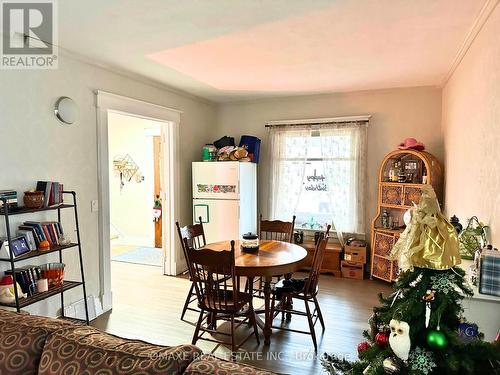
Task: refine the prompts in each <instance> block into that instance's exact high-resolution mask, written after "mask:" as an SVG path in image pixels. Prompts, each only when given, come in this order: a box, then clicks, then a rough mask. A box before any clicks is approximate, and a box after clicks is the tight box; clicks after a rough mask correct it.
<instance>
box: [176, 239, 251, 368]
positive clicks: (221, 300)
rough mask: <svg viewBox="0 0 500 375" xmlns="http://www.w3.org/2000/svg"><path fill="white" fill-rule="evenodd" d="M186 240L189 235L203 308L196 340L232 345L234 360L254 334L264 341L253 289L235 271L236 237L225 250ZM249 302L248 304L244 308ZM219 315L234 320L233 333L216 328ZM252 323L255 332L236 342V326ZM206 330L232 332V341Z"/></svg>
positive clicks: (193, 272) (191, 260) (189, 251)
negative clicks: (196, 246) (243, 287)
mask: <svg viewBox="0 0 500 375" xmlns="http://www.w3.org/2000/svg"><path fill="white" fill-rule="evenodd" d="M186 241H187V240H186V239H185V240H184V242H185V246H186V247H187V257H188V262H189V266H190V270H191V276H192V278H193V284H194V285H195V290H196V296H197V298H198V305H199V306H200V308H201V311H200V316H199V318H198V323H197V324H196V329H195V331H194V334H193V340H192V343H193V345H195V344H196V342H197V341H198V340H206V341H211V342H216V343H218V344H224V345H230V346H231V357H232V359H233V360H234V359H235V356H234V354H235V352H236V351H237V350H238V349H239V348H240V347H241V346H242V345H243V344H244V343H245V342H246V341H247V340H248V339H249V338H250V337H252V335H255V338H256V340H257V343H259V342H260V340H259V333H258V330H257V322H256V318H255V311H254V308H253V303H252V293H249V290H245V291H241V290H240V278H239V277H238V276H236V273H235V257H234V241H231V248H230V249H228V250H223V251H216V250H211V249H208V248H202V249H199V250H196V249H193V248H191V247H189V245H188V244H187V242H186ZM247 305H248V308H247V309H243V308H244V307H245V306H247ZM240 316H243V317H244V319H243V320H240V321H236V320H235V318H236V317H240ZM217 319H224V320H228V321H229V322H230V325H231V326H230V333H229V334H228V333H225V332H220V331H218V330H217V329H216V328H214V327H215V325H214V324H213V321H217ZM212 320H213V321H212ZM204 322H205V324H204ZM235 322H236V323H237V325H235ZM248 323H249V324H251V325H252V327H253V332H252V333H250V334H249V335H248V336H247V337H246V338H244V339H243V340H242V341H240V342H239V343H238V344H236V341H235V334H234V332H235V330H236V329H238V328H239V327H240V326H241V325H243V324H245V325H246V324H248ZM206 333H209V334H212V335H224V336H229V337H230V342H226V341H222V340H217V339H215V336H212V337H206V336H204V334H206Z"/></svg>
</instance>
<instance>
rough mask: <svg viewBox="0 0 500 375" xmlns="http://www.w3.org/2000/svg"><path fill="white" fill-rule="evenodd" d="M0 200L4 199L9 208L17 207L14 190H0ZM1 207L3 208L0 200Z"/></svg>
mask: <svg viewBox="0 0 500 375" xmlns="http://www.w3.org/2000/svg"><path fill="white" fill-rule="evenodd" d="M0 198H4V199H6V200H7V204H8V205H9V207H15V206H17V191H15V190H12V189H8V190H0ZM1 207H3V200H0V208H1Z"/></svg>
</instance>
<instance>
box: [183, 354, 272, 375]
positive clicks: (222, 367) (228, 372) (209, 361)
mask: <svg viewBox="0 0 500 375" xmlns="http://www.w3.org/2000/svg"><path fill="white" fill-rule="evenodd" d="M205 374H213V375H275V373H273V372H270V371H267V370H263V369H260V368H257V367H253V366H250V365H245V364H242V363H234V362H228V361H224V360H223V359H219V358H216V357H214V356H213V355H209V354H203V355H202V356H200V357H199V358H198V359H195V360H194V361H193V362H191V364H190V365H189V366H188V368H187V369H186V372H185V373H184V375H205Z"/></svg>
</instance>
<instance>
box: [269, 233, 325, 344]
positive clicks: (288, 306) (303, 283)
mask: <svg viewBox="0 0 500 375" xmlns="http://www.w3.org/2000/svg"><path fill="white" fill-rule="evenodd" d="M329 231H330V225H328V227H327V230H326V232H325V233H321V235H320V238H319V240H318V242H317V244H316V249H315V251H314V256H313V261H312V264H311V270H310V271H309V276H308V277H307V278H306V279H303V280H295V279H291V280H280V281H278V283H276V285H275V287H274V290H273V298H272V301H271V317H272V319H274V318H276V316H278V315H279V313H280V312H281V313H282V315H281V319H282V324H281V326H274V325H273V326H272V327H273V328H276V329H282V330H285V331H291V332H297V333H305V334H308V335H311V338H312V341H313V345H314V350H315V351H317V350H318V344H317V342H316V332H315V330H314V326H315V325H316V323H317V321H318V319H319V321H320V323H321V327H322V328H323V331H324V330H325V322H324V320H323V315H322V313H321V308H320V306H319V302H318V298H317V296H318V291H319V285H318V284H319V275H320V270H321V264H322V263H323V258H324V255H325V250H326V246H327V244H328V239H329V235H328V234H329ZM293 299H297V300H302V301H304V305H305V312H304V311H300V310H296V309H294V308H293ZM276 300H278V301H279V302H278V303H277V304H276ZM310 303H313V304H314V310H313V311H312V312H311V307H310V306H309V304H310ZM285 313H286V314H287V315H288V314H293V315H301V316H305V317H307V322H308V325H309V331H300V330H296V329H291V328H287V327H284V326H283V319H284V315H285Z"/></svg>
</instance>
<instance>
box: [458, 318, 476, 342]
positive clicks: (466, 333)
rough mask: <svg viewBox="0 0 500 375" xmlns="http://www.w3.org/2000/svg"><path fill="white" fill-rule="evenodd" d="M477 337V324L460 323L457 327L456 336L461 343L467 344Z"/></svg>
mask: <svg viewBox="0 0 500 375" xmlns="http://www.w3.org/2000/svg"><path fill="white" fill-rule="evenodd" d="M478 335H479V329H478V327H477V324H474V323H472V324H471V323H467V322H462V323H460V324H459V325H458V336H459V337H460V339H461V340H462V342H463V343H465V344H469V343H471V342H472V341H474V340H476V339H477V337H478Z"/></svg>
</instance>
